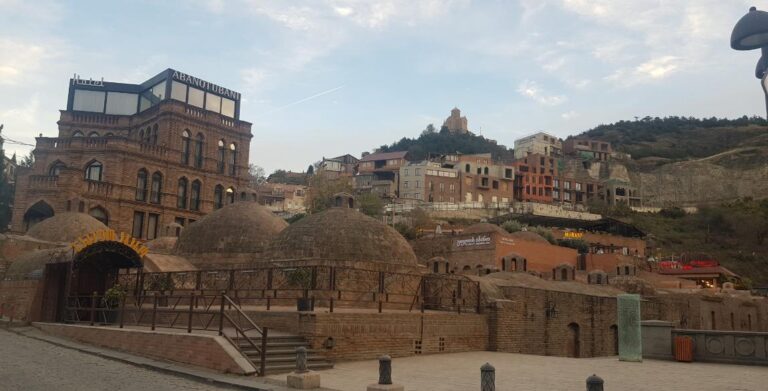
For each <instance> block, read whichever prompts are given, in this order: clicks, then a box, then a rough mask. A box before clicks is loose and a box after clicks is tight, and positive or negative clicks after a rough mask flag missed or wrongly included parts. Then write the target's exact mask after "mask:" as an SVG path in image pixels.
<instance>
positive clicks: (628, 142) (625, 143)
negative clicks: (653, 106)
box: [581, 116, 768, 163]
mask: <svg viewBox="0 0 768 391" xmlns="http://www.w3.org/2000/svg"><path fill="white" fill-rule="evenodd" d="M581 135H583V136H586V137H590V138H596V139H600V140H605V141H609V142H611V143H612V144H613V146H614V149H616V150H618V151H621V152H626V153H628V154H630V155H631V156H632V158H633V159H636V160H641V159H645V158H661V159H663V160H662V161H661V162H660V163H663V162H664V160H666V161H668V160H672V161H678V160H685V159H695V158H703V157H707V156H712V155H716V154H719V153H723V152H726V151H728V150H731V149H734V148H739V147H759V146H768V122H767V121H766V120H765V119H764V118H760V117H747V116H744V117H741V118H737V119H726V118H714V117H712V118H703V119H699V118H693V117H665V118H658V117H656V118H651V117H645V118H642V119H638V120H635V121H619V122H616V123H613V124H608V125H599V126H597V127H595V128H593V129H590V130H588V131H586V132H584V133H582V134H581Z"/></svg>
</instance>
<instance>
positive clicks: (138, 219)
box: [131, 212, 144, 239]
mask: <svg viewBox="0 0 768 391" xmlns="http://www.w3.org/2000/svg"><path fill="white" fill-rule="evenodd" d="M131 235H133V237H134V238H139V239H142V238H144V212H133V231H132V232H131Z"/></svg>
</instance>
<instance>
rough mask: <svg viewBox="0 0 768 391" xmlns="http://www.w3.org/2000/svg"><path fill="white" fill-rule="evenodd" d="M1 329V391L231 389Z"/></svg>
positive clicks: (200, 390)
mask: <svg viewBox="0 0 768 391" xmlns="http://www.w3.org/2000/svg"><path fill="white" fill-rule="evenodd" d="M231 389H232V388H222V387H215V386H212V385H208V384H204V383H201V382H196V381H193V380H188V379H185V378H181V377H177V376H173V375H166V374H163V373H159V372H154V371H149V370H146V369H142V368H138V367H135V366H133V365H129V364H124V363H121V362H117V361H112V360H107V359H104V358H101V357H97V356H93V355H90V354H85V353H81V352H78V351H75V350H72V349H66V348H62V347H59V346H56V345H52V344H49V343H47V342H42V341H38V340H34V339H31V338H26V337H23V336H20V335H17V334H14V333H11V332H8V331H4V330H0V390H2V391H5V390H8V391H11V390H13V391H17V390H25V391H38V390H39V391H50V390H57V391H85V390H126V391H133V390H136V391H166V390H168V391H171V390H192V391H203V390H231Z"/></svg>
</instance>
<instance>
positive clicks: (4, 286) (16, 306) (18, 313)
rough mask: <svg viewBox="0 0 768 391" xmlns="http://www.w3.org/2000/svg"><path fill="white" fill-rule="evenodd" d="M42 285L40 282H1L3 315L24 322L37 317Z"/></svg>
mask: <svg viewBox="0 0 768 391" xmlns="http://www.w3.org/2000/svg"><path fill="white" fill-rule="evenodd" d="M41 289H42V284H41V283H40V281H38V280H19V281H0V306H2V308H3V315H4V316H6V317H10V315H11V313H13V318H14V319H18V320H19V321H22V322H28V321H30V320H32V319H33V318H34V317H35V314H36V313H37V310H38V309H39V305H40V299H41V296H42V294H41Z"/></svg>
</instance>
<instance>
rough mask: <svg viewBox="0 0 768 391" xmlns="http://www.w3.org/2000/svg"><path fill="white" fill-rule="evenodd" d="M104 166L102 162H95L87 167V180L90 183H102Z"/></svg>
mask: <svg viewBox="0 0 768 391" xmlns="http://www.w3.org/2000/svg"><path fill="white" fill-rule="evenodd" d="M103 171H104V166H103V165H102V164H101V162H100V161H98V160H94V161H92V162H90V163H88V165H87V166H86V167H85V179H86V180H89V181H99V182H100V181H101V178H102V175H103Z"/></svg>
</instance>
